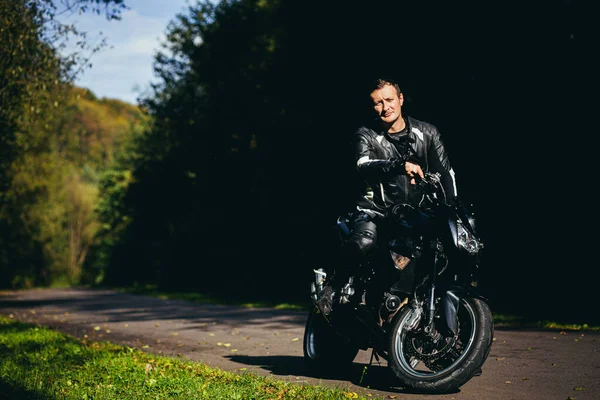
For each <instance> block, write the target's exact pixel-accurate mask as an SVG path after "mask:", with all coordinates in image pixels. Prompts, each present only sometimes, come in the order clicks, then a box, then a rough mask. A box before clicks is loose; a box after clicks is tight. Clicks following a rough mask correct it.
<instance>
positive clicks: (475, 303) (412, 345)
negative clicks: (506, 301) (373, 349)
mask: <svg viewBox="0 0 600 400" xmlns="http://www.w3.org/2000/svg"><path fill="white" fill-rule="evenodd" d="M413 312H414V311H413V310H412V308H411V307H405V308H404V309H403V310H401V312H400V313H398V315H397V316H396V318H395V320H394V322H393V325H392V330H391V334H390V341H389V366H390V367H391V369H392V370H393V371H394V374H395V375H396V376H397V377H398V379H399V380H400V382H401V384H402V386H404V387H405V388H408V389H410V390H413V391H416V392H421V393H449V392H453V391H456V390H457V389H458V388H459V387H460V386H462V385H464V384H465V383H466V382H467V381H469V380H470V379H471V378H472V377H473V376H475V375H477V374H478V373H480V371H481V366H482V365H483V363H484V362H485V360H486V359H487V356H488V354H489V352H490V348H491V346H492V340H493V336H494V325H493V319H492V313H491V311H490V308H489V306H488V305H487V304H486V303H485V302H484V301H482V300H480V299H476V298H463V299H461V300H460V303H459V308H458V332H457V334H456V335H453V336H450V337H445V338H444V337H443V338H441V339H439V340H437V341H436V342H434V341H433V339H432V338H431V337H430V336H429V335H427V334H426V333H425V332H424V331H423V329H422V325H423V323H421V324H420V325H419V326H417V327H415V328H414V329H409V322H410V321H411V317H412V313H413Z"/></svg>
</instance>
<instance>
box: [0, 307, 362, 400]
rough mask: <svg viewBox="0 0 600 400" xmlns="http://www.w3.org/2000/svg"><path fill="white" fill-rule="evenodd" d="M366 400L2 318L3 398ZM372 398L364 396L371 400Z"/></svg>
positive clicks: (0, 383)
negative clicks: (73, 335) (91, 339)
mask: <svg viewBox="0 0 600 400" xmlns="http://www.w3.org/2000/svg"><path fill="white" fill-rule="evenodd" d="M15 398H18V399H58V398H60V399H136V400H137V399H211V400H212V399H217V400H218V399H244V400H247V399H248V400H249V399H323V400H330V399H332V400H333V399H346V398H353V399H365V398H364V397H361V396H360V395H358V394H357V393H354V392H346V391H343V390H340V389H332V388H326V387H322V386H309V385H300V384H295V383H290V382H283V381H277V380H273V379H271V378H269V377H261V376H257V375H254V374H252V373H241V374H236V373H232V372H227V371H223V370H219V369H216V368H211V367H208V366H206V365H204V364H200V363H196V362H192V361H189V360H183V359H177V358H169V357H164V356H157V355H152V354H147V353H144V352H141V351H139V350H136V349H132V348H130V347H127V346H121V345H115V344H112V343H110V342H95V341H86V340H79V339H77V338H74V337H72V336H69V335H65V334H62V333H59V332H56V331H52V330H50V329H46V328H43V327H39V326H35V325H31V324H24V323H20V322H18V321H15V320H12V319H9V318H6V317H3V316H0V399H15ZM371 398H372V397H369V399H371Z"/></svg>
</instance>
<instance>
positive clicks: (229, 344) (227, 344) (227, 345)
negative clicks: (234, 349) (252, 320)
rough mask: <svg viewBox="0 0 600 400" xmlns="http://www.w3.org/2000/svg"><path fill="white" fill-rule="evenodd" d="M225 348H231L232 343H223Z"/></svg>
mask: <svg viewBox="0 0 600 400" xmlns="http://www.w3.org/2000/svg"><path fill="white" fill-rule="evenodd" d="M223 346H225V347H229V346H231V343H223Z"/></svg>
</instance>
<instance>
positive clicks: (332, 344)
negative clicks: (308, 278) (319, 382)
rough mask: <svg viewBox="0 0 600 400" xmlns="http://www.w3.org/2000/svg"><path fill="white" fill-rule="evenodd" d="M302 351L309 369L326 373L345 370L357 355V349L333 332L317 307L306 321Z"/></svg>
mask: <svg viewBox="0 0 600 400" xmlns="http://www.w3.org/2000/svg"><path fill="white" fill-rule="evenodd" d="M303 349H304V360H305V361H306V363H307V366H308V368H309V369H311V370H316V371H321V372H328V373H331V372H334V371H343V370H346V368H349V367H350V366H351V365H352V361H353V360H354V358H355V357H356V354H358V347H356V346H353V345H352V344H350V342H349V341H348V340H345V339H344V338H343V337H342V336H340V335H339V334H337V333H336V332H334V331H333V329H332V328H331V327H330V326H329V323H328V322H327V321H326V320H325V318H324V317H323V315H322V314H321V312H320V311H319V309H318V308H317V307H314V308H313V309H312V310H311V311H310V314H309V315H308V319H307V320H306V326H305V328H304V343H303Z"/></svg>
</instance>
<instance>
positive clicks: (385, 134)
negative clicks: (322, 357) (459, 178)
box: [319, 79, 457, 314]
mask: <svg viewBox="0 0 600 400" xmlns="http://www.w3.org/2000/svg"><path fill="white" fill-rule="evenodd" d="M369 90H370V92H369V96H370V101H371V104H372V107H373V110H374V111H375V114H376V118H375V119H374V121H372V122H371V123H370V124H365V125H363V126H361V127H360V128H359V129H358V130H357V131H356V133H355V142H356V166H357V170H358V174H359V176H360V177H361V178H362V179H363V180H364V182H365V184H366V185H365V188H366V190H365V191H364V192H363V193H361V195H360V197H359V199H358V201H357V210H356V212H355V213H354V214H353V216H352V221H351V222H352V227H353V229H352V232H351V235H350V237H349V239H348V240H347V241H346V242H345V243H344V245H343V246H342V253H341V260H340V264H341V267H340V268H338V269H337V270H336V275H337V276H334V277H333V281H332V282H330V285H328V286H326V287H325V290H324V291H323V293H321V296H320V299H319V305H320V306H321V310H322V311H323V312H324V313H325V314H328V313H329V312H330V310H331V306H332V303H333V301H334V300H333V292H337V294H339V297H336V299H339V300H338V301H340V302H342V303H346V302H348V301H349V298H350V296H352V294H353V293H354V290H353V288H352V280H349V277H350V276H352V275H355V274H357V273H360V265H361V263H363V262H364V261H365V257H366V256H367V255H368V254H370V252H371V251H372V250H373V249H374V248H375V246H376V244H377V237H378V233H379V232H378V226H379V225H382V222H384V218H385V215H386V211H387V210H388V209H389V208H390V207H391V206H393V205H395V204H400V203H407V204H411V205H418V203H419V202H420V200H421V198H422V193H421V191H420V188H419V186H418V185H416V182H415V174H416V175H418V176H420V177H421V178H423V177H424V172H438V173H440V175H441V182H442V185H443V188H444V191H445V193H446V197H447V199H448V200H452V199H454V198H456V197H457V188H456V183H455V179H454V171H453V170H452V167H451V166H450V161H449V159H448V154H447V153H446V150H445V148H444V145H443V143H442V140H441V138H440V133H439V132H438V130H437V128H436V127H435V126H433V125H431V124H429V123H427V122H423V121H419V120H417V119H414V118H412V117H410V116H406V117H405V116H403V115H402V105H403V103H404V95H403V94H402V91H401V90H400V87H399V86H398V84H397V83H395V82H394V81H393V80H390V79H377V80H376V81H375V82H374V84H373V85H372V86H371V87H370V88H369ZM405 272H406V274H407V275H408V276H411V275H412V273H413V272H412V271H405ZM329 286H331V287H329ZM404 290H408V288H406V287H405V288H404Z"/></svg>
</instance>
